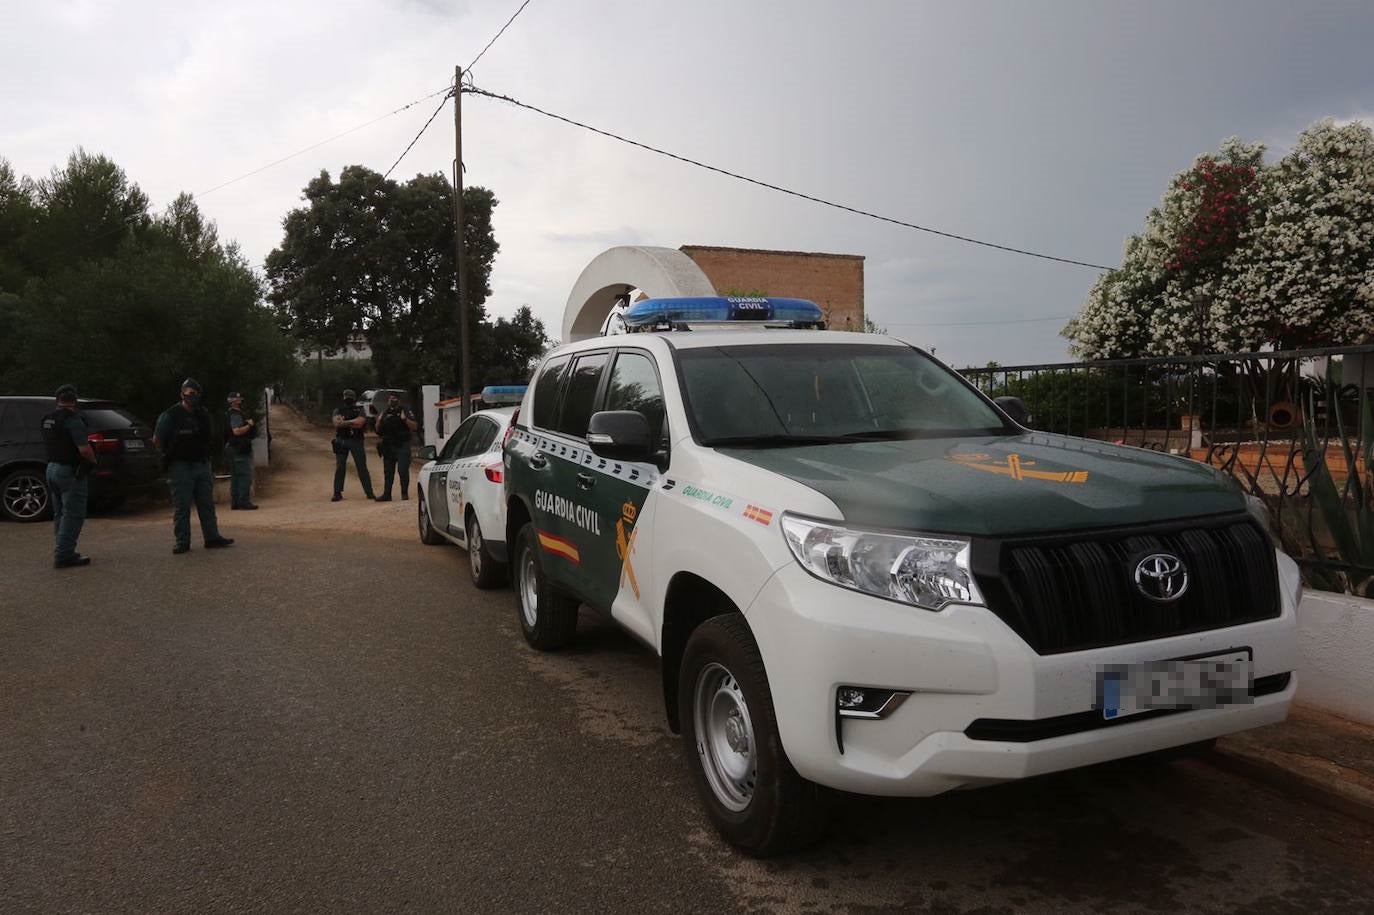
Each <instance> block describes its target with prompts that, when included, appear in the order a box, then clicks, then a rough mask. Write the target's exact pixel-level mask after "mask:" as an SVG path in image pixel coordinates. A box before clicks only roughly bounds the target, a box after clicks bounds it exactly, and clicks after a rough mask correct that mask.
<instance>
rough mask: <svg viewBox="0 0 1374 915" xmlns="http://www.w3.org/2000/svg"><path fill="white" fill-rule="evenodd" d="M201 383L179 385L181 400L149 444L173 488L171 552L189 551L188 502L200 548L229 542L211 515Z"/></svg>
mask: <svg viewBox="0 0 1374 915" xmlns="http://www.w3.org/2000/svg"><path fill="white" fill-rule="evenodd" d="M200 396H201V387H200V382H198V381H196V380H195V379H194V378H187V379H186V380H185V381H183V382H182V383H181V400H180V401H179V402H178V403H175V404H173V405H172V406H170V407H168V408H167V409H166V410H164V411H163V412H162V415H161V416H159V417H158V418H157V426H156V428H155V429H154V430H153V444H154V445H156V446H157V447H158V449H159V450H161V451H162V454H163V457H164V459H165V460H166V463H167V483H168V485H169V486H170V487H171V490H172V536H173V537H174V538H175V540H176V545H175V546H173V547H172V552H173V553H178V554H179V553H185V552H188V551H189V550H190V549H191V502H192V501H193V500H194V501H195V503H196V514H197V515H199V516H200V533H201V536H203V537H204V538H205V548H206V549H215V548H216V547H224V546H229V545H230V544H231V543H233V542H234V541H233V540H232V539H230V538H229V537H224V536H221V535H220V532H219V521H218V519H217V518H216V516H215V478H214V476H212V475H211V473H210V411H209V410H207V409H205V407H203V406H201V403H200Z"/></svg>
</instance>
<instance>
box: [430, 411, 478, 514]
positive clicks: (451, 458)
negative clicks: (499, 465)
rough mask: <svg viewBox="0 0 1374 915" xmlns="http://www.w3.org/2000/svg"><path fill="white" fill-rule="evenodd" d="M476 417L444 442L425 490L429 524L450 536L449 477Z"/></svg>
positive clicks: (471, 417)
mask: <svg viewBox="0 0 1374 915" xmlns="http://www.w3.org/2000/svg"><path fill="white" fill-rule="evenodd" d="M474 419H476V417H473V416H470V417H468V419H467V421H466V422H464V423H463V424H462V425H460V426H459V427H458V428H457V429H455V430H453V434H452V435H450V436H449V438H448V441H446V442H444V447H443V449H442V450H441V451H440V452H439V456H438V457H437V458H436V459H435V463H434V469H433V470H431V471H430V474H429V481H428V484H427V486H426V490H425V504H426V505H427V506H429V523H430V525H431V526H432V527H433V528H434V529H435V530H436V531H440V532H442V533H444V534H447V535H449V536H453V532H452V530H451V529H450V527H449V495H448V486H449V476H450V474H452V473H453V468H454V465H455V463H456V456H457V454H458V452H459V450H460V449H461V448H462V447H463V443H464V441H465V440H466V439H467V437H468V436H469V435H470V434H471V433H472V427H473V420H474Z"/></svg>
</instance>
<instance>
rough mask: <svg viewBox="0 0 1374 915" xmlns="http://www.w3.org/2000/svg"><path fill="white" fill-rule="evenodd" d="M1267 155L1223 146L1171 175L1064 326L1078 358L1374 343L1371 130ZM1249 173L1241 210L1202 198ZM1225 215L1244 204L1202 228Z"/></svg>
mask: <svg viewBox="0 0 1374 915" xmlns="http://www.w3.org/2000/svg"><path fill="white" fill-rule="evenodd" d="M1263 153H1264V149H1263V147H1262V146H1260V145H1258V144H1254V145H1248V144H1244V143H1241V142H1239V141H1237V140H1234V139H1233V140H1228V141H1227V142H1226V143H1225V144H1223V145H1222V148H1221V149H1220V150H1219V151H1218V152H1217V153H1216V154H1215V155H1210V156H1201V157H1199V158H1198V160H1197V161H1196V162H1195V163H1194V165H1193V167H1192V168H1191V169H1189V170H1187V171H1185V172H1181V173H1180V174H1178V175H1176V176H1175V177H1174V179H1173V180H1172V181H1171V182H1170V184H1169V189H1168V191H1166V193H1165V195H1164V199H1163V201H1162V202H1161V205H1160V206H1159V207H1158V208H1157V209H1154V210H1151V211H1150V213H1149V215H1148V216H1147V217H1146V220H1145V231H1144V232H1143V233H1142V234H1141V235H1136V236H1132V237H1131V238H1130V239H1129V240H1128V241H1127V243H1126V250H1125V254H1124V256H1123V258H1122V265H1121V267H1120V268H1118V269H1116V270H1113V271H1110V272H1109V273H1106V274H1104V275H1103V276H1101V277H1099V278H1098V280H1097V282H1096V283H1095V284H1094V285H1093V287H1092V289H1091V290H1090V291H1089V293H1088V296H1087V300H1086V301H1085V302H1084V304H1083V306H1082V308H1081V309H1080V311H1079V313H1078V315H1077V317H1075V318H1074V319H1073V320H1072V321H1070V322H1069V324H1068V326H1067V327H1065V328H1064V331H1063V334H1064V336H1065V337H1067V338H1069V340H1070V341H1071V348H1072V349H1073V350H1074V352H1075V353H1076V354H1077V355H1079V356H1080V357H1082V358H1112V357H1122V356H1162V355H1178V354H1184V353H1191V352H1195V351H1196V350H1197V347H1198V345H1199V338H1201V343H1202V345H1203V346H1204V347H1205V349H1206V350H1207V351H1208V352H1243V351H1253V350H1258V349H1260V348H1262V347H1264V346H1265V345H1269V346H1274V347H1276V348H1280V349H1287V348H1296V347H1307V346H1335V345H1345V344H1358V343H1366V342H1370V341H1371V340H1374V133H1372V132H1371V131H1370V129H1369V128H1368V127H1366V126H1365V125H1363V124H1360V123H1358V122H1356V123H1351V124H1345V125H1341V126H1337V125H1336V124H1335V123H1334V122H1332V121H1330V120H1327V121H1322V122H1319V123H1318V124H1316V125H1314V126H1312V127H1311V128H1309V129H1308V130H1306V131H1305V132H1304V133H1303V134H1302V136H1301V137H1300V138H1299V140H1298V143H1297V145H1296V146H1295V147H1294V148H1293V151H1292V152H1290V153H1289V154H1288V155H1287V156H1285V157H1284V158H1283V159H1281V160H1280V161H1279V162H1277V163H1276V164H1274V165H1272V166H1267V167H1266V166H1263V165H1262V157H1263ZM1245 168H1251V169H1255V170H1256V171H1255V177H1254V181H1253V183H1251V184H1250V185H1249V186H1248V187H1247V188H1245V189H1244V191H1243V192H1241V193H1240V194H1239V195H1238V196H1239V198H1240V199H1239V200H1236V201H1228V200H1226V199H1222V200H1221V201H1220V202H1218V198H1217V196H1216V194H1215V193H1213V194H1212V195H1211V196H1210V197H1209V196H1208V195H1207V194H1206V193H1205V192H1204V187H1205V186H1207V183H1206V182H1207V179H1208V177H1209V176H1212V175H1215V174H1217V173H1218V171H1221V172H1224V173H1225V174H1227V175H1228V176H1230V178H1231V179H1233V180H1234V178H1235V176H1236V175H1238V174H1244V173H1242V172H1238V171H1236V170H1237V169H1245ZM1228 170H1229V171H1228ZM1213 186H1214V185H1213ZM1228 205H1229V206H1235V205H1239V206H1241V207H1242V209H1241V210H1240V211H1239V213H1241V214H1243V217H1242V218H1239V222H1238V223H1237V229H1238V231H1236V232H1235V233H1234V234H1233V235H1228V234H1227V232H1226V230H1225V229H1219V230H1216V231H1217V234H1216V235H1215V236H1209V235H1207V234H1206V232H1203V231H1202V230H1200V229H1199V226H1203V227H1209V226H1213V225H1214V223H1211V222H1208V219H1209V218H1212V219H1215V218H1217V217H1216V216H1215V213H1216V212H1217V211H1218V209H1219V207H1221V206H1228ZM1222 213H1223V217H1222V218H1225V217H1226V214H1227V213H1229V214H1230V215H1231V216H1233V217H1234V216H1236V214H1237V211H1235V210H1226V211H1222ZM1200 233H1201V237H1202V238H1203V241H1202V243H1199V242H1198V238H1199V235H1200ZM1209 246H1210V247H1209Z"/></svg>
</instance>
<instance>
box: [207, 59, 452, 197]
mask: <svg viewBox="0 0 1374 915" xmlns="http://www.w3.org/2000/svg"><path fill="white" fill-rule="evenodd" d="M452 88H453V87H451V86H445V87H444V88H442V89H440V90H439V91H438V92H431V93H430V94H429V95H426V96H424V97H422V98H417V99H416V100H415V101H413V102H407V103H406V104H404V105H402V106H401V107H400V108H397V109H395V110H394V111H388V112H387V113H386V114H384V115H381V116H380V117H375V118H373V119H372V120H370V121H368V122H367V123H366V124H359V125H358V126H357V127H351V128H349V129H348V130H345V131H344V132H343V133H336V134H335V135H334V136H332V137H330V138H329V139H327V140H321V141H320V142H318V143H315V144H313V145H311V146H307V147H305V148H304V149H301V150H297V151H296V152H293V153H291V155H289V156H282V157H281V158H280V159H277V160H275V161H273V162H268V163H267V164H266V165H264V166H262V167H261V168H255V169H253V170H252V171H251V172H247V173H246V174H242V175H239V176H238V177H237V178H230V179H229V180H228V181H225V182H224V183H223V184H217V185H215V186H214V187H212V188H210V189H209V190H208V191H201V192H200V193H198V194H192V195H191V196H192V199H196V200H198V199H200V198H201V197H204V196H205V195H206V194H213V193H214V192H215V191H218V190H221V189H223V188H226V187H228V186H229V185H231V184H236V183H238V182H240V181H242V180H243V179H245V178H251V177H253V176H254V175H257V174H260V173H261V172H265V171H267V170H268V169H269V168H273V167H275V166H278V165H281V164H282V163H283V162H287V161H289V160H291V159H294V158H296V157H297V156H303V155H305V154H306V153H308V152H310V151H311V150H315V149H319V148H320V147H321V146H324V145H325V144H326V143H333V142H334V141H335V140H338V139H341V138H343V137H346V136H348V135H349V134H351V133H357V132H358V131H360V130H362V129H363V128H365V127H371V126H372V125H373V124H376V123H377V122H379V121H385V120H386V119H387V118H389V117H393V116H395V115H398V114H400V113H401V112H402V111H405V110H406V109H408V108H413V107H415V106H416V105H418V104H420V103H421V102H424V101H428V100H429V99H432V98H434V96H436V95H444V94H446V93H448V92H450V91H452ZM393 167H394V166H393Z"/></svg>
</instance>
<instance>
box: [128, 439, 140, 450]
mask: <svg viewBox="0 0 1374 915" xmlns="http://www.w3.org/2000/svg"><path fill="white" fill-rule="evenodd" d="M142 447H143V439H141V438H130V439H125V440H124V450H125V451H138V450H140V449H141V448H142Z"/></svg>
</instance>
